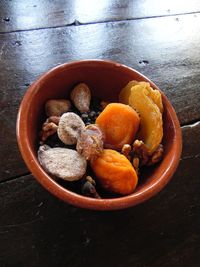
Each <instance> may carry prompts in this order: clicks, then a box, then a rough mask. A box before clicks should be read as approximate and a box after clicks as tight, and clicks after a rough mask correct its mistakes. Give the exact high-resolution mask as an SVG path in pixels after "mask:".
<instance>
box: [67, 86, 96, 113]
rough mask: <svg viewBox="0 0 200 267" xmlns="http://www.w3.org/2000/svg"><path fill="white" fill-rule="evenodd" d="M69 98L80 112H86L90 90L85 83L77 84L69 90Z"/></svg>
mask: <svg viewBox="0 0 200 267" xmlns="http://www.w3.org/2000/svg"><path fill="white" fill-rule="evenodd" d="M70 97H71V100H72V102H73V103H74V105H75V107H76V108H77V109H78V110H79V111H80V112H81V113H83V112H88V111H89V109H90V100H91V92H90V89H89V87H88V86H87V85H86V84H85V83H80V84H78V85H77V86H76V87H75V88H74V89H73V90H72V92H71V95H70Z"/></svg>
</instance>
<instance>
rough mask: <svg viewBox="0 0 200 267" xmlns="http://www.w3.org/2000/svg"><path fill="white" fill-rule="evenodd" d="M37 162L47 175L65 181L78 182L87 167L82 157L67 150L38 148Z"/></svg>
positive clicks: (73, 151)
mask: <svg viewBox="0 0 200 267" xmlns="http://www.w3.org/2000/svg"><path fill="white" fill-rule="evenodd" d="M38 160H39V162H40V164H41V166H42V167H43V168H44V170H45V171H46V172H47V173H49V174H50V175H53V176H56V177H59V178H61V179H64V180H67V181H76V180H79V179H80V178H81V177H82V176H83V175H84V174H85V172H86V167H87V162H86V160H85V159H84V157H83V156H81V155H80V154H79V153H78V152H77V151H76V150H72V149H68V148H60V147H56V148H50V147H49V146H47V145H43V146H40V147H39V150H38Z"/></svg>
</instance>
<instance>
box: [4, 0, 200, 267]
mask: <svg viewBox="0 0 200 267" xmlns="http://www.w3.org/2000/svg"><path fill="white" fill-rule="evenodd" d="M161 2H162V1H158V0H152V1H147V0H146V1H145V0H144V1H139V0H138V1H137V0H136V1H122V0H121V1H120V0H119V1H96V0H95V1H80V0H79V1H64V0H62V1H50V0H49V1H43V0H42V1H39V0H38V1H33V0H30V1H20V0H18V1H14V0H13V1H4V0H3V1H1V2H0V114H1V116H0V125H1V130H0V162H1V168H0V266H3V267H4V266H5V267H7V266H9V267H10V266H14V267H15V266H20V267H24V266H30V267H32V266H34V267H35V266H75V267H76V266H77V267H78V266H97V267H101V266H117V267H118V266H119V267H120V266H125V267H129V266H136V267H137V266H138V267H140V266H145V267H146V266H152V267H154V266H155V267H156V266H164V267H165V266H166V267H171V266H172V267H173V266H174V267H175V266H176V267H177V266H178V267H182V266H185V267H188V266H191V267H197V266H200V256H199V253H198V251H199V249H200V237H199V236H200V197H199V192H200V174H199V173H200V167H199V166H200V144H199V137H200V87H199V84H200V2H199V1H194V0H193V1H186V3H184V2H182V1H176V0H174V1H163V3H161ZM86 58H102V59H112V60H115V61H118V62H120V63H124V64H126V65H128V66H130V67H133V68H135V69H136V70H138V71H140V72H142V73H143V74H144V75H147V76H148V77H149V78H151V79H152V80H153V81H154V82H155V83H156V84H157V85H158V86H159V87H160V88H161V89H162V90H163V91H164V92H165V94H166V95H167V96H168V98H169V99H170V101H171V102H172V104H173V106H174V108H175V110H176V112H177V115H178V117H179V120H180V123H181V125H182V131H183V153H182V157H181V161H180V165H179V167H178V170H177V172H176V173H175V175H174V177H173V178H172V180H171V182H170V183H169V185H168V186H167V187H166V188H165V189H164V190H163V191H162V192H160V193H159V194H158V195H157V196H155V197H154V198H152V199H151V200H149V201H148V202H146V203H143V204H141V205H139V206H137V207H133V208H129V209H127V210H123V211H115V212H94V211H87V210H83V209H79V208H75V207H73V206H69V205H67V204H66V203H63V202H61V201H59V200H57V199H56V198H55V197H53V196H52V195H50V194H49V193H48V192H47V191H46V190H44V189H43V188H42V187H41V186H40V185H39V184H38V183H37V182H36V181H35V179H34V177H33V176H32V175H31V174H30V173H29V170H28V169H27V168H26V166H25V164H24V162H23V160H22V158H21V156H20V153H19V151H18V147H17V142H16V137H15V123H16V116H17V111H18V107H19V104H20V101H21V99H22V97H23V95H24V93H25V91H26V90H27V87H28V86H29V84H31V83H32V82H33V81H34V80H35V79H36V78H37V77H38V76H39V75H41V74H42V73H43V72H45V71H47V70H48V69H50V68H52V67H54V66H56V65H57V64H60V63H63V62H69V61H72V60H78V59H86Z"/></svg>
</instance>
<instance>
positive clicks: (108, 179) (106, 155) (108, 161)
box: [91, 149, 138, 195]
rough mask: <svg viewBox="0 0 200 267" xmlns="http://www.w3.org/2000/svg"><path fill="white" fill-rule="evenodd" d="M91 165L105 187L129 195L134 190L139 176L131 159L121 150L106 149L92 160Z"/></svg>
mask: <svg viewBox="0 0 200 267" xmlns="http://www.w3.org/2000/svg"><path fill="white" fill-rule="evenodd" d="M91 167H92V169H93V171H94V173H95V175H96V177H97V179H98V181H99V183H100V184H101V186H102V187H103V188H105V189H106V190H108V191H110V192H114V193H118V194H122V195H127V194H130V193H132V192H133V191H134V189H135V187H136V185H137V182H138V176H137V174H136V171H135V170H134V168H133V166H132V164H131V163H130V161H129V160H128V159H127V158H126V157H125V156H124V155H121V154H120V153H119V152H117V151H115V150H112V149H104V151H103V153H102V154H101V155H100V156H99V157H98V158H96V159H95V160H92V161H91Z"/></svg>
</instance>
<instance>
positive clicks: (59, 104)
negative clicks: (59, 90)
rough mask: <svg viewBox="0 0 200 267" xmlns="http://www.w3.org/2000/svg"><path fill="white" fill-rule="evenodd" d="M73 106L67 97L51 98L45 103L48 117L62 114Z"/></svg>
mask: <svg viewBox="0 0 200 267" xmlns="http://www.w3.org/2000/svg"><path fill="white" fill-rule="evenodd" d="M70 108H71V103H70V101H69V100H66V99H50V100H48V101H47V102H46V104H45V112H46V115H47V117H50V116H61V115H62V114H63V113H65V112H68V111H69V110H70Z"/></svg>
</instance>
